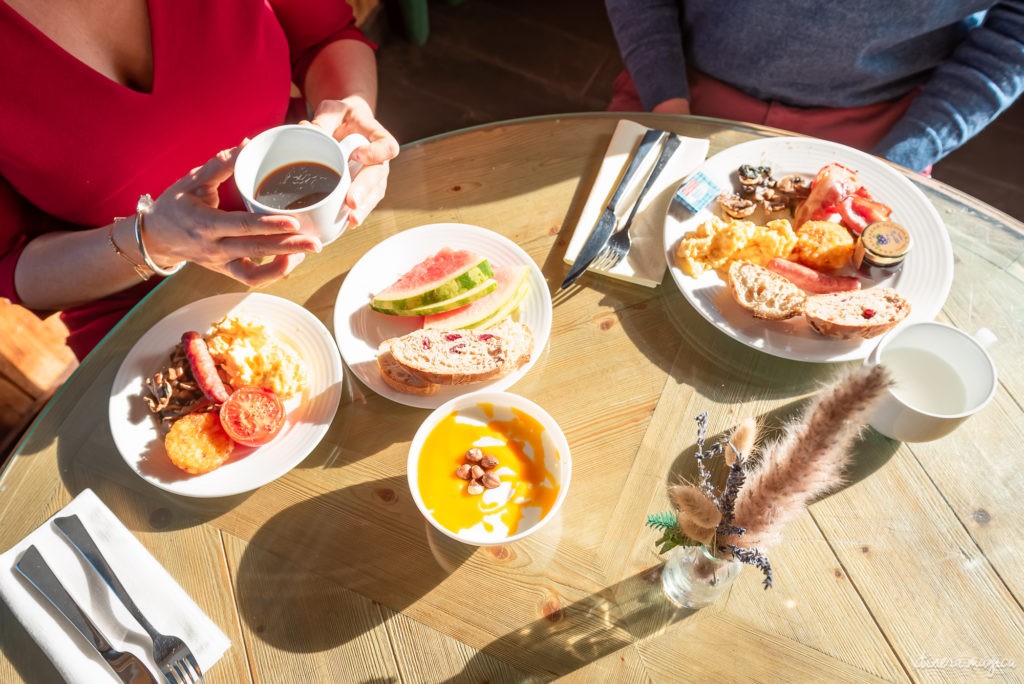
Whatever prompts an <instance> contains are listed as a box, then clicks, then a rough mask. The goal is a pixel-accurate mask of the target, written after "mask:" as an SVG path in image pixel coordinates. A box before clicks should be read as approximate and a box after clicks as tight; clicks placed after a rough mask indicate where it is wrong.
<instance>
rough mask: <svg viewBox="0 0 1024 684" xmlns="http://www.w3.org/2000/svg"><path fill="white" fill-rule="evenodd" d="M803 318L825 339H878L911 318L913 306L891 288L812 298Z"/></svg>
mask: <svg viewBox="0 0 1024 684" xmlns="http://www.w3.org/2000/svg"><path fill="white" fill-rule="evenodd" d="M803 312H804V316H805V317H806V318H807V322H808V323H810V324H811V327H812V328H814V330H815V331H816V332H818V333H821V334H822V335H827V336H829V337H839V338H842V339H850V338H854V337H863V338H865V339H870V338H872V337H878V336H879V335H882V334H884V333H886V332H889V331H890V330H892V329H893V328H895V327H896V326H897V325H898V324H899V323H900V321H902V320H903V319H905V318H906V317H907V316H908V315H909V314H910V302H908V301H907V300H906V299H905V298H904V297H903V296H902V295H901V294H900V293H899V292H897V291H896V290H894V289H892V288H890V287H872V288H869V289H867V290H855V291H852V292H831V293H829V294H819V295H811V296H810V297H808V298H807V301H806V302H805V303H804V309H803Z"/></svg>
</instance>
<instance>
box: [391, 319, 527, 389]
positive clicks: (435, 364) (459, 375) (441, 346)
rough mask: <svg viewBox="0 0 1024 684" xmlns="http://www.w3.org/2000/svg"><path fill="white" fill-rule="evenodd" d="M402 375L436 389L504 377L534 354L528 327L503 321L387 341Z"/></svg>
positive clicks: (510, 321) (420, 333) (424, 331)
mask: <svg viewBox="0 0 1024 684" xmlns="http://www.w3.org/2000/svg"><path fill="white" fill-rule="evenodd" d="M386 342H388V343H389V347H390V350H391V356H392V357H393V358H394V360H395V362H396V363H397V364H398V365H399V366H401V367H402V368H403V369H404V370H405V371H407V372H409V373H411V374H412V375H414V376H415V377H418V378H420V379H421V380H423V381H425V382H428V383H433V384H437V385H462V384H466V383H471V382H483V381H485V380H494V379H496V378H500V377H503V376H505V375H508V374H509V373H511V372H513V371H515V370H517V369H519V368H521V367H522V366H523V365H524V364H526V363H527V362H528V361H529V360H530V355H531V354H532V353H533V332H532V331H531V330H530V328H529V326H527V325H525V324H523V323H519V322H516V321H512V320H510V319H505V320H503V321H502V322H501V323H499V324H498V325H496V326H494V327H492V328H481V329H476V330H472V329H470V330H416V331H414V332H411V333H409V334H408V335H404V336H402V337H398V338H393V339H391V340H386Z"/></svg>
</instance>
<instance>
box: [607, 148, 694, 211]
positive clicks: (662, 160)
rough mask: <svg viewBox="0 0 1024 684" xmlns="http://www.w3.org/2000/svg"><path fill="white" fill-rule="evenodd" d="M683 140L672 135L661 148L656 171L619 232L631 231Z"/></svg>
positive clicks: (638, 196) (655, 164) (641, 191)
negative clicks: (651, 191) (648, 195)
mask: <svg viewBox="0 0 1024 684" xmlns="http://www.w3.org/2000/svg"><path fill="white" fill-rule="evenodd" d="M681 142H682V140H681V139H680V138H679V136H678V135H676V134H675V133H672V134H670V135H669V138H668V140H666V141H665V146H664V147H662V148H661V154H659V155H658V161H656V162H654V170H653V171H651V175H650V176H648V177H647V182H646V183H644V187H643V188H642V189H641V190H640V194H639V195H637V196H636V202H634V203H633V209H632V210H631V211H630V212H629V216H627V217H626V220H625V222H624V223H623V224H622V228H619V230H629V227H630V226H631V225H633V219H635V218H636V212H637V210H639V209H640V205H641V204H642V203H643V201H644V197H646V196H647V192H648V191H649V190H650V189H651V187H653V186H654V184H655V183H656V182H657V181H658V176H660V175H661V172H662V171H664V170H665V167H666V166H668V160H669V159H671V158H672V155H673V154H675V153H676V150H677V149H679V144H680V143H681Z"/></svg>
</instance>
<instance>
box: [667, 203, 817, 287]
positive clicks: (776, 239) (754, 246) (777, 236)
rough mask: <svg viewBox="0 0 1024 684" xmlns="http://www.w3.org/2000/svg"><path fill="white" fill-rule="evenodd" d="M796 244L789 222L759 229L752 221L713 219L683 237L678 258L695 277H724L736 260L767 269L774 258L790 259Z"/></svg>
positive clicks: (770, 224) (684, 271)
mask: <svg viewBox="0 0 1024 684" xmlns="http://www.w3.org/2000/svg"><path fill="white" fill-rule="evenodd" d="M796 242H797V237H796V233H794V232H793V227H792V225H790V223H789V221H788V220H787V219H776V220H774V221H769V222H768V225H765V226H759V225H757V224H755V223H754V222H753V221H739V220H728V221H726V220H722V219H720V218H718V217H717V216H713V217H711V219H710V220H708V221H705V222H704V223H702V224H700V225H699V226H697V229H696V230H695V231H693V232H691V233H687V234H686V235H684V236H683V238H682V239H681V240H680V241H679V246H678V247H677V248H676V256H675V259H676V265H677V266H678V267H679V268H680V269H682V271H683V273H686V274H687V275H690V276H693V277H695V278H696V277H697V276H699V275H700V274H702V273H704V272H705V271H707V270H710V269H714V270H716V271H718V272H719V274H720V275H723V277H724V273H725V272H727V271H728V270H729V265H730V264H731V263H732V262H734V261H750V262H752V263H755V264H758V265H760V266H764V265H765V264H767V263H768V262H769V261H770V260H771V259H772V258H773V257H787V256H789V253H790V252H791V251H792V250H793V247H794V246H795V245H796Z"/></svg>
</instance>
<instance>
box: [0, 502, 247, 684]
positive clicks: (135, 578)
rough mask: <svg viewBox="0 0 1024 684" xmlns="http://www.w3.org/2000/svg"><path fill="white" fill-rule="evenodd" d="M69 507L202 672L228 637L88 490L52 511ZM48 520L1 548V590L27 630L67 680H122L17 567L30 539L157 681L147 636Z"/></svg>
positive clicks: (103, 628) (107, 632)
mask: <svg viewBox="0 0 1024 684" xmlns="http://www.w3.org/2000/svg"><path fill="white" fill-rule="evenodd" d="M71 513H75V514H77V515H78V517H79V518H80V519H81V520H82V524H84V525H85V527H86V528H87V529H88V530H89V532H90V534H91V535H92V537H93V539H94V540H95V541H96V545H97V546H98V547H99V548H100V551H102V552H103V555H104V557H106V559H107V562H109V563H110V567H112V568H113V569H114V572H115V573H116V574H117V576H118V578H119V579H120V580H121V583H122V584H124V586H125V588H126V589H127V590H128V594H129V595H130V596H131V597H132V598H133V599H134V600H135V603H136V604H137V605H138V606H139V608H140V609H141V610H142V613H143V614H144V615H145V616H146V617H147V618H148V619H149V621H150V622H151V623H153V625H154V626H155V627H156V628H157V629H158V630H160V631H161V632H163V633H164V634H173V635H175V636H178V637H181V639H182V640H183V641H184V642H185V643H186V644H188V646H189V648H190V649H192V653H193V655H195V657H196V660H197V661H198V662H199V666H200V668H202V670H203V672H207V671H208V670H209V669H210V668H211V667H212V666H213V665H214V663H216V662H217V661H218V660H219V659H220V657H221V656H222V655H224V652H225V651H227V649H228V647H229V646H230V645H231V642H230V641H229V640H228V638H227V636H225V635H224V633H223V632H221V631H220V629H219V628H218V627H217V625H215V624H214V623H213V622H212V621H211V620H210V618H208V617H207V616H206V614H204V613H203V611H202V610H201V609H200V608H199V606H197V605H196V603H195V602H194V601H193V600H192V598H191V597H189V595H188V594H186V593H185V591H184V590H183V589H182V588H181V586H180V585H179V584H178V583H177V582H175V581H174V579H173V578H172V577H171V576H170V575H169V574H167V571H166V570H164V568H163V566H161V565H160V564H159V563H158V562H157V561H156V559H155V558H153V556H152V555H151V554H150V553H149V551H147V550H146V547H144V546H143V545H142V544H141V543H140V542H139V540H138V539H136V538H135V536H134V535H133V534H132V533H131V532H129V531H128V528H126V527H125V526H124V525H123V524H122V523H121V521H120V520H118V519H117V517H116V516H115V515H114V514H113V513H112V512H111V511H110V509H109V508H107V507H106V506H105V505H104V504H103V502H102V501H100V499H99V497H97V496H96V494H94V493H93V492H92V490H89V489H86V490H85V491H83V492H82V493H81V494H79V495H78V496H77V497H75V499H74V500H73V501H72V502H71V503H69V504H68V505H67V506H65V507H64V509H63V510H62V511H61V512H60V513H58V514H57V515H56V516H54V517H59V516H64V515H69V514H71ZM51 520H52V518H51V519H50V520H47V521H46V522H45V523H44V524H43V525H41V526H40V527H39V528H37V529H36V530H35V531H33V532H32V533H31V534H29V535H28V536H27V537H25V538H24V539H22V540H21V541H20V542H18V543H17V544H15V545H14V547H12V548H11V549H9V550H8V551H6V552H5V553H3V554H2V555H0V595H2V596H3V599H4V601H6V602H7V605H8V606H10V608H11V612H13V613H14V614H15V615H16V616H17V617H18V619H19V620H20V621H21V623H22V624H23V625H24V626H25V629H26V630H27V631H28V633H29V634H30V635H31V636H32V638H33V639H35V641H36V643H38V644H39V646H40V647H41V648H42V649H43V651H44V652H45V653H46V655H47V656H48V657H49V658H50V660H51V661H53V664H54V665H55V666H56V668H57V670H58V671H59V672H60V674H61V676H63V677H64V679H65V680H67V681H69V682H104V681H110V682H120V681H121V680H120V679H118V678H117V676H116V675H114V673H113V671H112V670H111V669H110V668H109V667H108V666H107V664H106V661H104V660H103V658H101V657H100V655H99V654H98V653H96V651H95V649H93V647H92V644H91V643H89V642H88V641H86V640H85V638H84V637H82V635H80V634H79V633H78V632H77V631H76V630H75V628H74V627H72V626H71V624H70V623H69V622H68V621H67V620H65V619H64V617H63V616H62V615H61V614H60V613H58V612H57V610H56V609H55V608H54V607H53V606H52V605H50V603H49V602H48V601H47V600H46V599H45V598H43V597H42V595H40V594H39V593H38V592H37V591H36V589H35V587H33V586H32V585H30V584H29V583H28V581H27V580H25V578H24V577H22V576H21V574H20V573H19V572H18V571H17V569H15V567H14V566H15V564H16V563H17V562H18V559H19V558H21V554H22V552H23V551H24V550H25V549H26V548H28V546H29V545H30V544H34V545H35V547H36V548H37V549H39V552H40V553H41V554H42V555H43V558H45V559H46V562H47V564H48V565H49V566H50V568H51V569H52V570H53V572H54V574H55V575H56V576H57V578H58V579H59V580H60V582H61V584H63V585H64V588H65V589H66V590H67V592H68V593H69V594H71V596H72V597H73V598H74V599H75V601H76V602H77V603H78V605H79V606H81V608H82V610H83V611H85V613H86V614H87V615H88V616H89V619H91V620H92V621H93V623H94V624H96V626H97V627H98V628H99V630H100V632H102V633H103V635H104V636H105V637H106V638H107V640H108V641H110V642H111V644H112V645H113V647H114V648H116V649H117V650H119V651H130V652H132V653H134V654H135V655H137V656H139V658H141V659H142V661H143V662H144V663H147V664H148V665H149V666H150V669H151V670H152V672H153V675H154V677H156V678H157V679H158V680H162V679H163V678H162V677H160V676H159V674H160V670H159V668H158V667H157V665H156V662H155V661H154V660H153V654H152V641H151V640H150V638H149V636H148V635H147V634H146V632H145V631H144V630H143V629H142V627H141V626H139V624H138V623H137V622H136V621H135V619H134V618H132V616H131V614H130V613H128V611H127V609H125V607H124V606H123V605H122V604H121V602H120V601H119V600H118V599H117V597H116V596H115V595H114V593H113V592H112V591H110V590H109V589H108V588H107V586H106V584H104V583H103V581H102V580H101V579H99V578H98V577H97V576H95V574H94V573H92V571H91V570H90V571H89V572H88V573H87V572H86V570H87V568H86V565H85V561H84V560H81V559H80V557H79V556H78V555H77V553H76V552H75V551H74V550H73V549H72V547H71V545H70V544H69V543H68V542H67V541H66V540H65V539H64V537H63V535H61V534H60V532H59V531H58V530H57V529H56V528H55V527H54V526H53V525H52V523H51Z"/></svg>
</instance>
